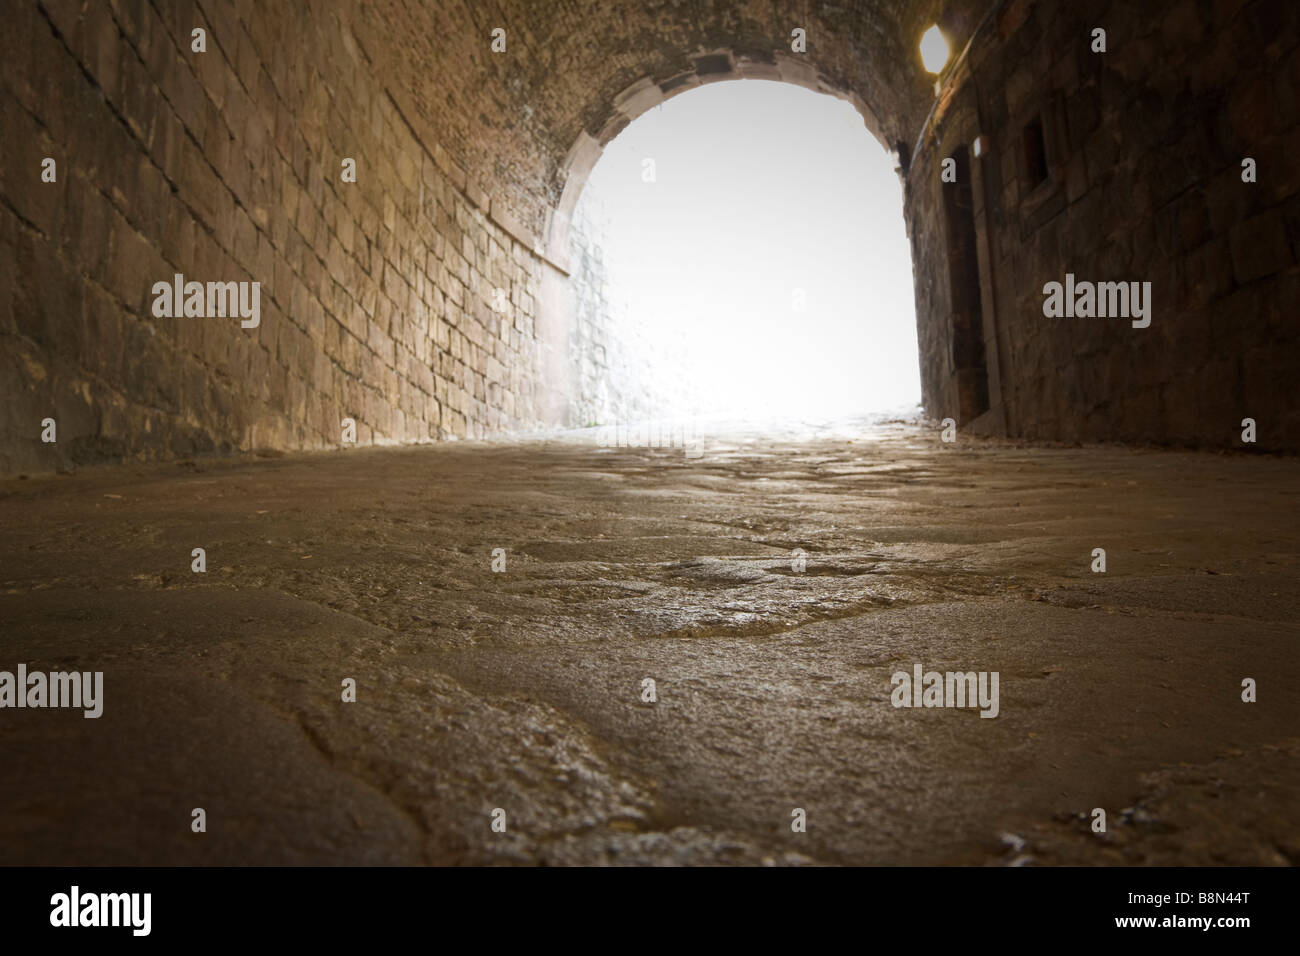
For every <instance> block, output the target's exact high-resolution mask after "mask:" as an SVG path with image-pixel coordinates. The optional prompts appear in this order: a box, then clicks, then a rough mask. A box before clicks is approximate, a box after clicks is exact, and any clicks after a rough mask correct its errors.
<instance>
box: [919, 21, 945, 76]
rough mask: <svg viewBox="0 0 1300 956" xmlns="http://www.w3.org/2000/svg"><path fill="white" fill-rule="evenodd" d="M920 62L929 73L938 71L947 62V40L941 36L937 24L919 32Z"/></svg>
mask: <svg viewBox="0 0 1300 956" xmlns="http://www.w3.org/2000/svg"><path fill="white" fill-rule="evenodd" d="M921 62H922V63H923V64H925V69H926V71H927V72H929V73H938V72H939V71H941V70H942V69H943V67H944V64H945V63H947V62H948V41H947V40H945V39H944V38H943V34H942V33H940V32H939V28H938V26H933V27H930V29H928V30H926V31H925V33H923V34H921Z"/></svg>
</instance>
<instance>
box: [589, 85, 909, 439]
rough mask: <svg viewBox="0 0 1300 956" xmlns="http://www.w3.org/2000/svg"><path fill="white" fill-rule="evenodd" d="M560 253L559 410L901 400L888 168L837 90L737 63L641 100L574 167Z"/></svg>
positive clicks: (873, 409)
mask: <svg viewBox="0 0 1300 956" xmlns="http://www.w3.org/2000/svg"><path fill="white" fill-rule="evenodd" d="M569 262H570V263H571V264H572V267H573V272H574V274H573V280H572V284H573V286H574V290H573V292H572V300H573V305H572V306H571V308H572V309H573V310H574V312H575V313H577V314H576V315H574V317H573V319H572V322H571V325H570V328H571V329H572V330H573V331H572V333H571V334H572V335H573V338H572V339H571V342H570V357H571V361H572V362H573V364H574V366H575V368H574V372H573V379H572V380H573V382H574V383H575V392H576V394H574V395H573V396H572V397H571V399H570V401H571V403H572V405H571V408H570V412H569V420H570V423H571V424H575V425H597V426H600V425H606V424H608V423H610V422H618V421H624V422H627V421H634V420H636V419H638V418H645V417H649V418H660V419H672V418H685V417H690V418H691V419H692V421H694V422H697V423H699V422H704V423H711V424H712V425H713V427H715V428H716V427H720V426H721V425H722V423H723V422H725V421H727V420H731V421H735V422H742V423H743V422H748V423H749V424H750V425H751V427H752V426H756V425H760V424H763V423H768V424H771V423H775V422H785V423H786V424H787V425H789V424H794V423H806V424H809V425H812V424H813V423H816V422H826V421H832V420H836V419H844V418H850V417H854V416H856V417H858V418H861V419H865V418H866V417H867V416H869V415H871V414H873V413H875V414H893V415H899V414H902V415H909V414H910V415H912V416H913V417H915V416H916V415H917V414H918V413H919V403H920V397H921V396H920V391H921V389H920V379H919V366H920V361H919V357H918V354H917V348H916V318H915V314H914V311H913V298H912V281H911V250H910V249H909V247H908V243H907V234H906V230H905V227H904V222H903V207H902V189H901V184H900V179H899V176H898V172H897V169H896V166H895V161H894V159H893V158H892V157H891V156H890V155H889V154H888V153H886V152H885V151H884V150H883V149H882V148H881V146H880V145H879V144H878V143H877V142H876V141H875V140H874V138H873V137H872V136H871V135H870V134H869V133H867V131H866V130H865V129H864V126H863V121H862V117H861V116H860V115H859V114H858V113H857V111H856V110H854V109H853V107H852V106H851V105H850V104H849V103H847V102H845V101H843V100H840V99H837V98H833V97H829V96H824V95H819V94H817V93H813V92H811V91H809V90H806V89H803V88H801V87H798V86H794V85H792V84H786V83H773V82H770V81H764V80H751V81H747V82H744V83H734V82H733V83H714V84H710V85H708V86H705V87H701V88H699V89H695V90H690V91H687V92H686V93H684V94H683V95H681V96H678V97H675V98H673V99H672V100H669V101H668V102H667V103H661V104H659V105H658V106H656V107H653V108H652V109H651V110H649V111H647V112H646V113H644V114H642V116H640V117H639V118H637V119H636V120H634V121H633V122H632V123H631V124H630V125H629V126H628V128H627V129H625V130H623V131H622V132H621V133H620V134H619V135H618V136H617V137H616V138H615V139H614V140H613V141H612V142H611V143H610V144H609V145H608V146H607V147H606V148H605V150H604V152H603V153H602V156H601V159H600V161H599V162H598V163H597V164H596V166H595V168H594V169H593V170H592V173H591V175H590V176H589V178H588V181H587V183H586V184H585V186H584V188H583V193H582V196H581V198H580V199H579V202H578V205H577V207H576V208H575V212H574V225H572V226H571V228H570V233H569Z"/></svg>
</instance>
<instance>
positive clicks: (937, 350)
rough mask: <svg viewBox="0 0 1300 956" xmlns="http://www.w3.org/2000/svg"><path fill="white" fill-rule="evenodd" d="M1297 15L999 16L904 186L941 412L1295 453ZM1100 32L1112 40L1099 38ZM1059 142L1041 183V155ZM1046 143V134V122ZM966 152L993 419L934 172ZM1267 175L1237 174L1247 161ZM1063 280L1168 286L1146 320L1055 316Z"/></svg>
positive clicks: (1040, 427) (1090, 434)
mask: <svg viewBox="0 0 1300 956" xmlns="http://www.w3.org/2000/svg"><path fill="white" fill-rule="evenodd" d="M1297 17H1300V7H1297V6H1296V5H1295V4H1279V3H1274V2H1269V0H1218V2H1198V0H1151V2H1147V3H1143V4H1129V3H1120V2H1113V3H1112V2H1106V0H1088V2H1078V3H1072V4H1039V3H1031V2H1027V0H1014V2H1008V3H1005V4H1002V5H1000V7H999V9H998V13H997V15H996V16H995V17H994V18H993V19H992V20H990V22H989V25H988V28H987V29H986V30H985V31H984V32H982V33H981V34H980V35H979V36H977V37H976V39H975V42H974V44H973V45H972V48H971V52H970V56H969V58H968V60H967V62H966V63H965V64H964V65H963V66H962V67H961V68H960V69H959V70H958V74H957V75H956V76H955V77H954V78H953V81H952V83H951V89H950V90H949V91H948V93H947V94H945V96H944V98H943V99H942V101H941V102H940V104H939V106H938V107H937V108H936V111H935V117H934V119H933V121H932V122H931V123H930V124H929V126H928V127H927V128H926V130H925V132H924V133H923V135H922V137H921V147H920V149H919V150H918V151H917V153H916V155H915V156H914V157H913V158H912V163H911V167H910V169H909V170H908V175H907V216H908V221H909V233H910V235H911V238H912V246H913V253H914V258H915V269H916V276H917V313H918V315H919V316H920V343H921V352H922V375H923V386H924V393H925V405H926V409H927V411H928V412H929V413H930V414H931V415H933V416H934V417H936V418H940V417H947V416H952V417H954V418H956V419H957V420H958V421H959V422H961V423H962V424H963V425H969V426H970V427H971V428H973V429H974V430H976V431H981V430H982V431H987V432H993V433H1003V434H1011V435H1017V436H1024V437H1028V438H1052V439H1066V440H1084V441H1098V440H1100V441H1158V442H1170V443H1177V444H1188V445H1200V446H1209V447H1221V448H1232V447H1238V448H1239V447H1242V442H1241V432H1242V426H1241V422H1242V419H1244V418H1253V419H1255V420H1256V422H1257V425H1258V444H1257V445H1256V446H1254V447H1256V448H1260V449H1275V450H1296V449H1298V448H1300V403H1297V402H1296V401H1295V398H1294V394H1295V393H1294V389H1293V388H1292V387H1291V385H1290V381H1289V380H1290V377H1291V376H1292V375H1293V374H1294V371H1295V369H1296V368H1300V323H1297V322H1296V321H1295V317H1294V303H1295V301H1296V298H1297V291H1298V290H1300V270H1298V268H1297V250H1298V248H1300V164H1297V162H1296V157H1297V156H1300V125H1298V121H1300V99H1298V97H1300V54H1298V50H1297V36H1298V34H1300V30H1298V29H1297ZM1096 27H1101V28H1104V29H1105V30H1106V40H1107V51H1106V52H1105V53H1094V52H1093V51H1092V50H1091V41H1092V30H1093V29H1094V28H1096ZM1034 124H1038V127H1040V128H1041V130H1042V133H1043V145H1044V147H1045V150H1044V153H1045V155H1044V160H1045V163H1046V173H1047V178H1046V181H1045V182H1043V183H1041V184H1038V185H1035V184H1034V182H1033V180H1034V178H1035V176H1034V171H1033V170H1030V169H1027V168H1026V163H1027V157H1026V153H1025V145H1024V137H1025V136H1026V129H1027V128H1031V127H1034ZM1031 132H1032V130H1031ZM981 135H982V136H983V139H982V140H981V146H982V155H980V156H979V157H974V158H972V159H971V162H970V165H971V175H972V179H973V187H974V189H973V193H974V195H973V205H974V211H973V214H974V219H975V223H976V233H977V241H976V242H975V251H976V253H977V255H978V259H979V263H978V267H979V274H980V281H979V285H980V293H981V301H982V306H983V308H982V310H981V311H982V316H981V320H982V330H983V336H982V337H983V340H984V345H985V350H986V353H987V363H988V379H989V393H990V395H989V399H990V401H989V410H988V411H987V412H981V409H980V407H979V403H978V402H976V401H975V400H974V399H973V398H972V395H971V394H970V381H969V378H970V376H969V375H966V374H964V372H963V368H962V364H961V362H960V360H955V359H954V353H959V352H960V349H955V348H954V345H955V344H956V343H957V341H958V340H959V339H960V327H961V322H962V321H964V317H963V315H962V310H961V309H959V308H955V307H954V292H953V288H952V284H951V282H950V281H949V280H950V278H951V272H950V268H949V263H950V256H949V254H948V251H947V249H946V248H945V245H946V242H947V238H948V235H949V233H950V231H951V229H952V225H951V223H946V222H945V213H944V209H943V192H942V191H943V190H945V189H952V188H953V187H952V186H951V185H948V184H941V183H940V166H939V164H940V162H941V160H942V159H943V158H946V157H949V156H952V155H953V154H954V152H955V151H956V150H957V149H959V148H961V147H962V146H963V145H973V144H974V143H975V141H976V139H977V137H980V136H981ZM1246 157H1251V158H1253V159H1255V160H1256V162H1257V164H1258V182H1257V183H1254V184H1250V183H1244V182H1243V181H1242V160H1243V159H1244V158H1246ZM1066 273H1073V274H1074V275H1075V276H1076V277H1077V278H1079V279H1087V280H1095V281H1112V280H1114V281H1118V280H1144V281H1150V282H1151V283H1152V300H1153V313H1152V321H1151V325H1150V327H1149V328H1145V329H1136V328H1132V327H1131V324H1130V323H1129V322H1128V321H1125V320H1123V319H1114V318H1109V319H1103V318H1052V319H1049V318H1045V317H1044V315H1043V311H1042V307H1043V292H1042V290H1043V285H1044V283H1046V282H1049V281H1063V280H1064V277H1065V275H1066Z"/></svg>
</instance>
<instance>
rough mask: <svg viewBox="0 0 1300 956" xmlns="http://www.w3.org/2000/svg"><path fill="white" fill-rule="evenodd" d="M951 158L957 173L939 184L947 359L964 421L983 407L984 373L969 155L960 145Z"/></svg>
mask: <svg viewBox="0 0 1300 956" xmlns="http://www.w3.org/2000/svg"><path fill="white" fill-rule="evenodd" d="M950 158H951V159H952V160H954V161H955V164H956V174H957V181H956V182H946V183H944V185H943V210H944V224H945V227H946V229H945V231H946V233H947V241H948V289H949V301H950V302H951V303H952V312H951V316H952V336H951V339H950V346H951V354H950V359H951V362H952V369H953V374H954V376H955V377H956V384H957V394H958V400H959V406H960V408H959V414H960V416H961V422H962V423H963V424H964V423H966V422H968V421H970V420H971V419H973V418H976V417H978V416H979V415H982V414H983V413H984V412H986V411H988V408H989V377H988V367H987V364H986V360H985V355H984V313H983V309H982V307H981V305H980V270H979V259H978V256H977V253H976V249H975V211H974V204H973V199H972V197H973V194H972V192H971V168H970V153H969V151H968V150H967V148H966V147H965V146H961V147H959V148H958V149H957V150H956V151H955V152H954V153H953V154H952V156H951V157H950Z"/></svg>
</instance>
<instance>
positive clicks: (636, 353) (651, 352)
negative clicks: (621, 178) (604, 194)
mask: <svg viewBox="0 0 1300 956" xmlns="http://www.w3.org/2000/svg"><path fill="white" fill-rule="evenodd" d="M609 232H610V220H609V214H608V212H607V211H606V209H605V206H604V203H603V202H602V201H601V199H600V197H599V196H595V195H593V194H592V193H591V191H590V190H589V189H588V190H586V191H585V192H584V193H583V197H582V200H581V202H579V203H578V206H577V209H576V210H575V212H574V215H573V221H572V224H571V226H570V229H569V244H568V262H569V266H570V268H571V269H572V276H571V280H570V283H569V288H570V299H569V303H570V304H569V310H570V313H569V316H570V317H569V321H568V329H569V348H568V354H569V363H570V379H569V381H570V387H569V395H568V416H567V422H566V423H567V424H568V425H569V426H570V427H575V428H585V427H588V426H592V425H616V424H627V423H631V422H641V421H644V420H647V419H655V420H659V419H674V418H683V419H685V418H689V417H692V416H694V415H696V414H698V413H699V411H700V408H699V403H700V399H699V391H698V389H697V388H696V387H695V384H694V383H693V382H692V381H691V380H690V376H689V374H688V371H687V369H688V365H687V363H686V361H685V358H686V356H685V354H684V353H683V352H682V351H681V347H680V346H678V345H677V344H676V343H674V342H672V341H671V340H670V339H665V338H664V337H663V336H660V335H657V334H656V329H654V328H645V327H642V326H641V325H638V324H637V322H636V320H635V319H634V318H633V316H632V315H631V310H630V308H629V303H628V302H626V301H625V300H623V299H622V298H620V297H619V293H618V288H619V282H618V276H619V267H620V263H619V262H618V261H617V259H616V258H615V255H614V254H613V253H612V252H611V250H610V245H609V240H608V236H609Z"/></svg>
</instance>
